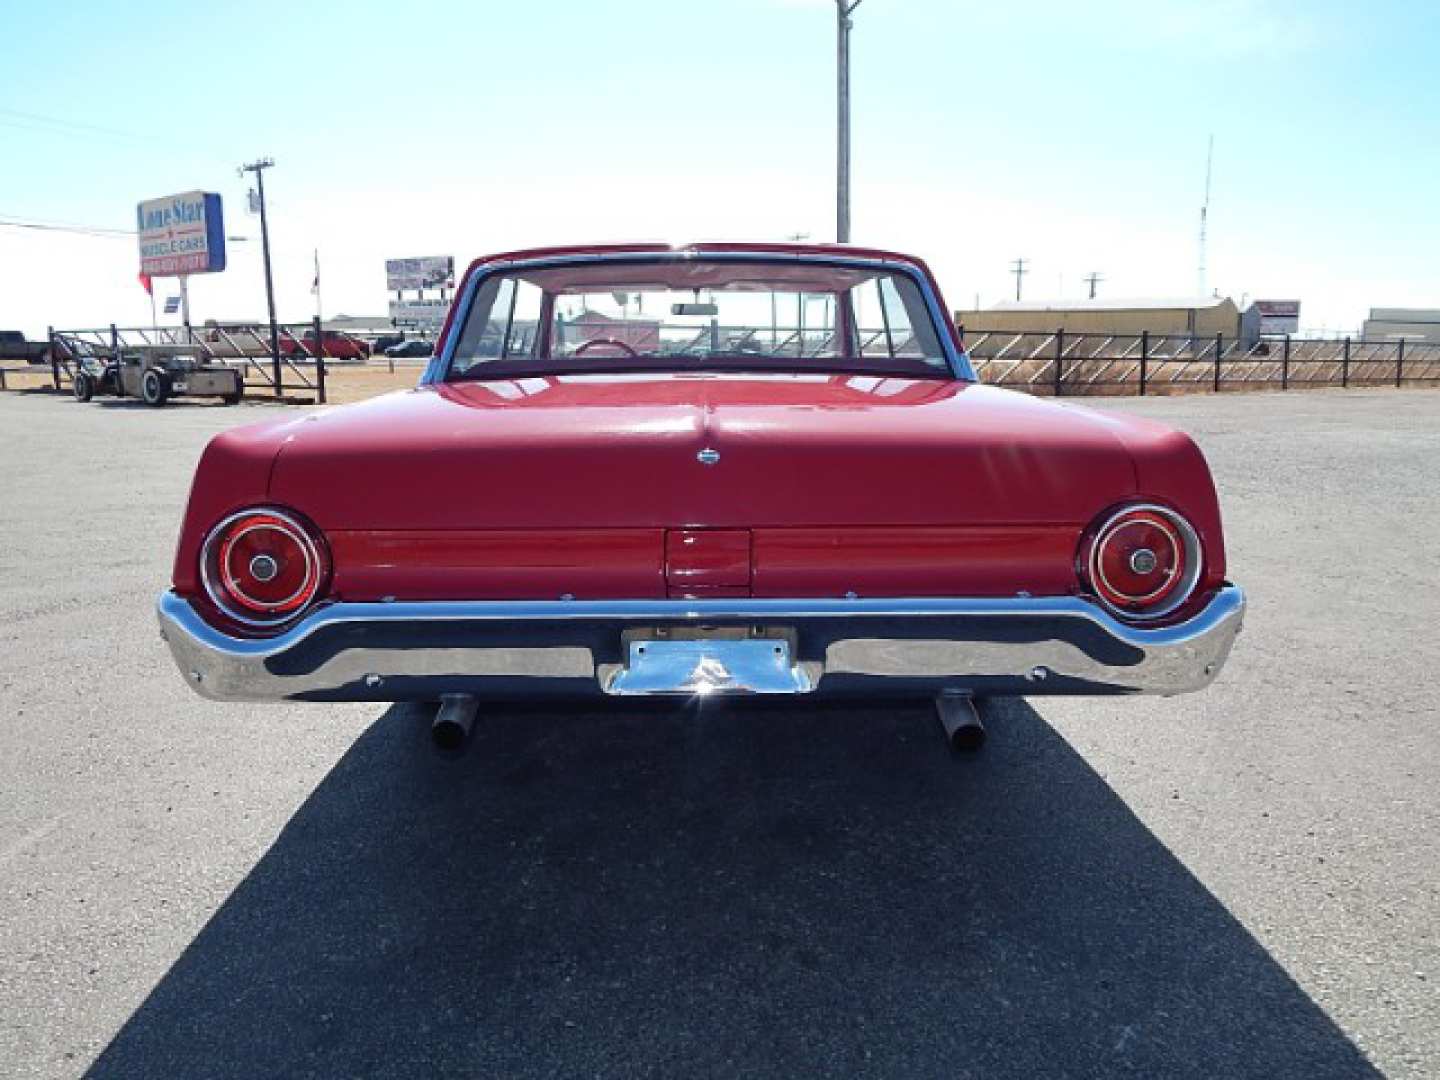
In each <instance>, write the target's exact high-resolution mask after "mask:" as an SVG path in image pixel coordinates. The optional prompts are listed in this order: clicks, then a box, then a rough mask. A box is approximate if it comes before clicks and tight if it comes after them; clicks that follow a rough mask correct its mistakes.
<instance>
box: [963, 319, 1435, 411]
mask: <svg viewBox="0 0 1440 1080" xmlns="http://www.w3.org/2000/svg"><path fill="white" fill-rule="evenodd" d="M963 336H964V340H965V346H966V350H967V351H968V352H969V354H970V360H971V363H972V364H973V365H974V366H975V370H976V373H977V374H978V375H979V377H980V379H981V381H982V382H987V383H992V384H994V385H997V386H1008V387H1012V388H1015V389H1019V390H1026V391H1029V392H1030V393H1034V394H1048V395H1053V396H1057V397H1058V396H1061V395H1075V396H1081V395H1087V394H1128V393H1134V394H1141V395H1143V394H1147V393H1152V392H1161V393H1165V392H1173V391H1175V390H1209V391H1211V392H1212V393H1218V392H1220V391H1222V390H1262V389H1279V390H1289V389H1291V388H1292V387H1293V388H1302V387H1321V386H1336V387H1349V386H1397V387H1398V386H1419V385H1427V384H1440V345H1435V344H1428V343H1419V342H1413V341H1411V342H1407V341H1365V340H1363V339H1352V338H1338V339H1336V338H1324V339H1320V338H1290V337H1284V338H1265V339H1262V340H1260V341H1258V342H1253V343H1250V344H1246V343H1244V342H1241V341H1239V340H1238V339H1236V338H1234V337H1230V336H1227V335H1225V334H1215V335H1214V336H1213V337H1211V336H1205V337H1201V336H1196V335H1190V334H1151V333H1148V332H1143V333H1139V334H1107V333H1083V334H1082V333H1075V332H1071V331H1066V330H1024V331H1011V330H1005V331H995V330H973V329H972V330H963Z"/></svg>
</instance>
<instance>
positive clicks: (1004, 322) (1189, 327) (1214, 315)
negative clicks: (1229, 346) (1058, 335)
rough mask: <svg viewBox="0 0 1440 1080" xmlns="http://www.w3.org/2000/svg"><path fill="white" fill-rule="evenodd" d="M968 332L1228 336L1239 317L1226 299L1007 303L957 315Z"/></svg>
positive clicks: (956, 319)
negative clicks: (1034, 331)
mask: <svg viewBox="0 0 1440 1080" xmlns="http://www.w3.org/2000/svg"><path fill="white" fill-rule="evenodd" d="M955 322H956V323H957V324H959V325H960V326H963V327H964V328H965V329H966V331H967V332H974V331H985V330H998V331H1011V332H1013V331H1017V330H1046V331H1052V330H1064V331H1066V332H1067V333H1075V334H1138V333H1140V332H1141V331H1144V330H1149V331H1150V332H1151V333H1152V334H1171V335H1175V334H1187V335H1189V334H1193V335H1194V336H1195V337H1214V336H1215V335H1216V334H1224V335H1225V336H1226V337H1230V336H1231V335H1233V334H1235V333H1236V332H1237V331H1238V329H1239V325H1240V312H1239V309H1237V308H1236V306H1235V301H1233V300H1231V299H1229V298H1228V297H1219V296H1214V297H1197V298H1185V299H1160V300H1111V299H1109V298H1101V299H1095V300H1006V301H1004V302H1003V303H999V304H995V305H994V306H993V307H988V308H982V309H980V310H979V311H957V312H955Z"/></svg>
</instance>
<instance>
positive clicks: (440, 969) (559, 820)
mask: <svg viewBox="0 0 1440 1080" xmlns="http://www.w3.org/2000/svg"><path fill="white" fill-rule="evenodd" d="M1103 407H1106V408H1114V409H1120V410H1124V411H1127V412H1134V413H1138V414H1143V415H1146V416H1150V417H1154V418H1156V419H1159V420H1163V421H1165V422H1168V423H1171V424H1174V425H1176V426H1179V427H1181V428H1184V429H1185V430H1187V431H1190V432H1191V433H1192V434H1194V435H1195V437H1196V438H1197V439H1198V441H1199V442H1200V445H1201V446H1202V448H1203V449H1204V450H1205V452H1206V454H1207V455H1208V456H1209V458H1210V461H1211V464H1212V467H1213V468H1214V470H1215V473H1216V476H1217V480H1218V483H1219V486H1220V491H1221V498H1222V504H1223V508H1224V512H1225V517H1226V522H1227V532H1228V539H1229V545H1230V554H1231V568H1232V576H1233V577H1234V578H1235V580H1237V581H1239V582H1240V583H1242V584H1243V585H1245V586H1246V587H1247V589H1248V590H1249V592H1250V596H1251V603H1252V606H1251V611H1250V615H1249V618H1248V621H1247V627H1246V631H1245V633H1244V634H1243V635H1242V636H1241V638H1240V641H1239V643H1238V644H1237V646H1236V650H1235V653H1234V655H1233V657H1232V659H1231V662H1230V664H1229V666H1228V667H1227V668H1226V670H1225V672H1224V673H1223V675H1222V676H1221V678H1220V680H1219V681H1218V682H1217V683H1216V684H1215V685H1214V686H1213V687H1212V688H1211V689H1210V690H1208V691H1206V692H1204V693H1201V694H1195V695H1190V696H1186V697H1180V698H1175V699H1169V700H1162V699H1152V698H1144V699H1128V700H1117V699H1074V700H1066V699H1046V698H1035V699H1030V700H1028V701H1019V700H1014V701H1007V702H1003V703H999V704H998V705H996V706H995V707H994V708H992V709H991V710H990V712H989V716H988V721H989V726H990V732H991V738H990V742H989V745H988V746H987V748H986V749H985V751H984V752H983V753H982V754H981V755H980V756H978V757H977V758H975V759H973V760H957V759H954V758H952V757H951V756H949V754H948V753H947V752H946V751H945V749H944V746H943V743H942V739H941V736H940V734H939V731H938V725H937V723H936V721H935V719H934V715H933V712H932V710H931V708H930V707H929V706H928V705H927V704H925V703H923V702H922V703H916V702H911V703H896V704H893V705H887V706H883V707H877V706H868V707H853V708H851V707H828V708H823V709H822V708H816V707H814V706H813V705H810V704H806V703H804V702H801V703H799V704H797V705H795V706H793V707H790V706H787V707H784V708H776V707H754V706H740V705H727V706H725V707H722V708H715V709H712V708H707V709H705V710H704V711H696V710H694V709H691V708H686V707H681V708H675V709H667V708H658V709H657V708H645V709H642V710H622V709H614V708H604V709H592V708H583V709H548V710H542V709H509V710H505V711H501V712H499V713H491V714H488V715H486V716H485V717H484V718H483V720H482V726H481V728H480V730H479V733H478V735H477V738H476V740H475V743H474V745H473V747H472V749H471V752H470V753H469V754H468V756H466V757H464V758H462V759H460V760H458V761H457V760H443V759H439V758H437V757H436V756H435V755H434V754H433V753H432V751H431V750H430V747H429V743H428V734H427V732H426V729H425V720H424V717H423V715H421V714H420V713H419V712H418V711H417V710H415V709H413V708H408V707H406V708H399V707H397V708H385V707H381V706H363V705H361V706H314V705H294V706H263V705H255V706H251V705H222V704H214V703H210V702H206V701H203V700H201V699H200V698H198V697H196V696H194V695H193V694H192V693H191V692H190V691H189V690H188V689H187V688H186V687H185V686H184V684H183V683H182V682H181V680H180V678H179V677H178V675H177V673H176V672H175V671H174V669H173V665H172V663H171V661H170V658H169V655H168V653H167V652H166V650H165V649H164V647H163V645H162V643H161V642H160V641H159V639H158V636H157V634H156V628H155V621H154V617H153V613H152V605H153V600H154V596H155V594H156V592H157V591H158V590H159V589H160V588H162V587H163V586H164V584H165V582H166V580H167V578H168V574H169V563H170V559H171V557H172V554H173V550H174V541H175V535H176V530H177V527H178V523H179V520H180V515H181V511H182V508H183V505H184V500H185V495H186V491H187V489H188V486H189V482H190V476H191V472H192V469H193V467H194V464H195V461H196V459H197V457H198V455H199V453H200V450H201V448H202V447H203V445H204V443H205V441H206V439H207V438H208V437H209V436H210V435H212V434H213V433H215V432H216V431H219V430H221V429H223V428H225V427H226V426H229V425H231V424H235V423H238V422H242V421H247V420H254V419H258V418H261V417H264V416H268V415H272V414H273V413H274V407H268V406H261V405H254V404H246V405H243V406H240V407H239V408H232V409H227V408H223V407H211V406H205V405H187V404H183V403H181V404H175V405H172V406H169V407H167V408H165V409H164V410H161V411H158V412H155V411H150V410H147V409H144V408H143V407H141V406H138V405H132V404H129V403H116V402H100V403H92V404H90V405H80V404H78V403H75V402H72V401H70V400H68V399H64V398H58V397H52V396H47V395H41V394H14V393H11V394H0V445H3V447H4V451H5V464H4V465H3V466H0V1076H4V1077H13V1078H30V1077H47V1078H48V1077H68V1076H76V1075H81V1074H86V1073H87V1072H88V1074H89V1075H92V1076H95V1077H126V1078H130V1077H166V1078H169V1077H187V1078H188V1077H244V1078H247V1080H252V1078H257V1077H306V1076H316V1077H331V1076H347V1077H354V1076H385V1077H442V1076H496V1077H499V1076H504V1077H531V1076H536V1077H538V1076H565V1077H571V1076H603V1077H611V1076H625V1077H631V1076H657V1077H674V1076H686V1077H692V1076H693V1077H701V1076H784V1077H795V1076H814V1075H827V1076H877V1077H904V1076H924V1077H938V1076H946V1077H1037V1076H1047V1077H1052V1076H1073V1077H1099V1076H1135V1077H1147V1078H1149V1077H1195V1078H1202V1077H1203V1078H1207V1080H1208V1078H1214V1077H1265V1078H1272V1080H1273V1078H1278V1077H1305V1078H1321V1077H1364V1076H1373V1075H1377V1074H1384V1075H1389V1076H1396V1077H1417V1078H1419V1077H1434V1076H1437V1075H1440V941H1437V921H1440V783H1437V779H1440V689H1437V666H1440V641H1437V637H1436V635H1437V632H1440V554H1437V552H1440V548H1437V541H1436V538H1437V536H1440V394H1436V393H1434V392H1429V391H1405V392H1393V391H1352V392H1339V391H1335V392H1330V391H1325V392H1303V393H1302V392H1296V393H1290V394H1283V395H1282V394H1266V395H1253V396H1221V397H1218V398H1216V397H1209V396H1196V397H1185V398H1150V399H1145V400H1123V401H1122V400H1107V401H1105V402H1104V403H1103Z"/></svg>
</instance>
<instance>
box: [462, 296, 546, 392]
mask: <svg viewBox="0 0 1440 1080" xmlns="http://www.w3.org/2000/svg"><path fill="white" fill-rule="evenodd" d="M542 298H543V294H542V292H541V290H540V288H539V286H537V285H532V284H531V283H530V282H528V281H521V280H519V279H517V278H513V277H496V278H491V279H490V280H488V281H486V282H485V283H484V284H482V285H481V286H480V291H479V292H478V293H476V294H475V303H474V304H472V305H471V307H470V315H469V317H468V318H467V319H466V320H465V329H464V331H463V332H462V333H461V335H460V340H459V342H458V343H457V344H456V346H455V362H454V366H453V368H452V371H453V372H454V373H455V374H457V375H464V374H466V373H468V372H471V371H473V370H474V369H475V368H477V367H480V366H481V365H484V364H489V363H494V362H496V361H500V360H520V359H526V358H529V357H531V356H533V355H534V352H535V345H536V340H537V338H538V336H539V335H538V330H539V327H540V302H541V299H542Z"/></svg>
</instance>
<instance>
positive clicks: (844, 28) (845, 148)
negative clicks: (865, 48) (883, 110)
mask: <svg viewBox="0 0 1440 1080" xmlns="http://www.w3.org/2000/svg"><path fill="white" fill-rule="evenodd" d="M861 3H863V0H835V19H836V32H837V38H836V46H837V56H836V65H835V66H836V70H837V76H838V79H839V86H838V88H837V93H836V104H837V107H838V113H839V115H838V117H837V123H836V128H837V133H836V139H835V150H836V160H835V239H836V241H837V242H838V243H841V244H848V243H849V242H850V31H851V30H852V29H853V28H854V26H855V24H854V23H853V22H851V21H850V16H851V15H852V14H853V13H854V11H855V9H856V8H858V7H859V6H860V5H861Z"/></svg>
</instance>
